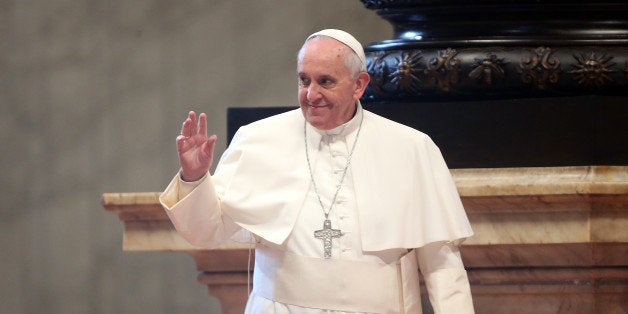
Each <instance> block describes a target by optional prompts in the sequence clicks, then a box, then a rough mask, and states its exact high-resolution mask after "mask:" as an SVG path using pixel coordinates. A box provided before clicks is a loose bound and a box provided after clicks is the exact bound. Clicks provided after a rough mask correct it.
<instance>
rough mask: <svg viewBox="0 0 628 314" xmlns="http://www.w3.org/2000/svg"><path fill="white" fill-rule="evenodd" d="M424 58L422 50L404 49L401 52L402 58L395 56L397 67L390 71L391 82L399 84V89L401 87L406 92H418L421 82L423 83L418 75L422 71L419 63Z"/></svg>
mask: <svg viewBox="0 0 628 314" xmlns="http://www.w3.org/2000/svg"><path fill="white" fill-rule="evenodd" d="M422 58H423V57H422V56H421V52H420V51H412V52H407V51H404V52H403V53H402V54H401V58H399V57H395V60H396V61H397V69H396V70H395V71H394V72H392V73H390V77H391V79H390V82H391V83H393V84H395V85H397V89H401V90H403V91H404V92H408V93H410V94H415V93H418V92H419V84H420V83H421V80H420V79H419V77H418V74H420V73H421V69H419V65H420V62H421V59H422Z"/></svg>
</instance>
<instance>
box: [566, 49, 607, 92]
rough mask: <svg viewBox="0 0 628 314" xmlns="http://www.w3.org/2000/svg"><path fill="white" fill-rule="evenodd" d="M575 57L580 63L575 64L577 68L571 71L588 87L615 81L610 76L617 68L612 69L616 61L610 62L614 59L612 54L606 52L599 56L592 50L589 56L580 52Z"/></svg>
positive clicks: (579, 82)
mask: <svg viewBox="0 0 628 314" xmlns="http://www.w3.org/2000/svg"><path fill="white" fill-rule="evenodd" d="M574 58H575V59H576V60H577V61H578V64H576V65H573V67H575V68H576V69H575V70H572V71H569V73H573V74H574V79H575V80H576V81H577V82H578V84H580V85H584V86H587V87H591V86H596V87H600V86H602V85H604V84H606V83H608V82H612V81H613V79H612V78H611V77H610V76H608V74H609V73H611V72H616V70H613V69H611V68H612V67H613V66H614V65H615V63H610V61H611V60H612V59H613V57H612V56H607V55H606V54H604V55H602V56H601V57H599V58H597V57H596V55H595V52H592V53H591V54H589V56H588V57H586V56H585V55H584V54H580V55H574Z"/></svg>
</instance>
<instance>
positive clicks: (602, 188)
mask: <svg viewBox="0 0 628 314" xmlns="http://www.w3.org/2000/svg"><path fill="white" fill-rule="evenodd" d="M452 174H453V176H454V180H455V182H456V185H457V187H458V190H459V192H460V195H461V197H462V201H463V203H464V205H465V209H466V211H467V214H468V216H469V219H470V221H471V224H472V226H473V229H474V231H475V235H474V236H473V237H472V238H470V239H468V240H467V241H466V242H465V243H464V245H463V246H462V256H463V260H464V262H465V266H466V267H467V270H468V274H469V279H470V282H471V290H472V293H473V298H474V304H475V309H476V312H477V313H626V312H628V167H626V166H612V167H611V166H608V167H607V166H581V167H550V168H491V169H488V168H487V169H457V170H452ZM158 196H159V193H107V194H104V195H103V197H102V202H103V206H104V207H105V209H106V210H108V211H110V212H113V213H116V214H117V215H118V216H119V218H120V220H122V221H123V223H124V241H123V248H124V250H126V251H175V252H186V253H187V254H190V255H191V256H192V257H194V260H195V261H196V267H197V269H198V270H199V272H200V274H199V276H198V278H197V281H198V282H199V283H201V284H204V285H207V287H208V289H209V293H210V294H211V295H213V296H215V297H217V298H218V299H220V302H221V305H222V309H223V313H242V312H243V309H244V304H245V302H246V298H247V287H246V286H247V262H248V258H249V255H248V254H249V253H248V246H245V245H242V244H238V243H235V242H228V243H225V244H224V245H223V246H222V247H221V248H219V249H216V250H204V249H202V248H196V247H192V246H191V245H189V244H188V243H187V242H185V240H183V239H182V238H180V237H179V235H178V234H177V233H176V231H175V230H174V228H173V227H172V225H171V223H170V222H169V220H168V218H167V216H166V215H165V213H164V212H163V209H162V208H161V207H160V205H159V202H158ZM251 258H253V257H251ZM423 292H425V289H423ZM424 299H425V298H424ZM426 308H427V309H426V311H425V312H429V306H427V307H426Z"/></svg>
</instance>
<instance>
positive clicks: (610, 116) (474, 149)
mask: <svg viewBox="0 0 628 314" xmlns="http://www.w3.org/2000/svg"><path fill="white" fill-rule="evenodd" d="M625 102H626V98H625V97H601V96H586V97H561V98H532V99H512V100H494V101H475V102H435V103H396V104H386V105H382V104H365V105H364V107H365V108H366V109H368V110H370V111H372V112H375V113H377V114H379V115H382V116H384V117H387V118H390V119H392V120H395V121H397V122H399V123H402V124H405V125H408V126H410V127H413V128H415V129H418V130H420V131H422V132H425V133H427V134H428V135H430V136H431V137H432V139H433V140H434V142H436V144H437V145H438V146H439V147H440V149H441V151H442V153H443V156H444V157H445V160H446V161H447V163H448V165H449V167H451V168H483V167H534V166H539V167H540V166H577V165H625V164H628V123H626V121H628V111H627V110H626V109H625V107H626V106H625ZM289 109H292V108H290V107H272V108H229V109H228V119H229V120H228V130H229V133H228V139H229V140H231V137H232V136H233V134H234V132H235V130H236V129H237V128H238V127H239V126H241V125H243V124H246V123H250V122H252V121H255V120H257V119H260V118H263V117H267V116H270V115H273V114H277V113H279V112H283V111H286V110H289Z"/></svg>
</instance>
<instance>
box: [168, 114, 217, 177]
mask: <svg viewBox="0 0 628 314" xmlns="http://www.w3.org/2000/svg"><path fill="white" fill-rule="evenodd" d="M216 138H217V137H216V135H215V134H214V135H212V136H210V137H207V115H205V113H201V114H200V116H199V119H198V124H197V121H196V113H195V112H194V111H190V113H189V115H188V118H187V119H186V120H185V121H184V122H183V127H182V128H181V135H179V136H177V152H178V153H179V163H180V164H181V178H182V179H183V180H184V181H196V180H198V179H200V178H202V177H203V176H204V175H205V174H206V173H207V171H209V167H211V165H212V161H213V159H214V147H215V146H216Z"/></svg>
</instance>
